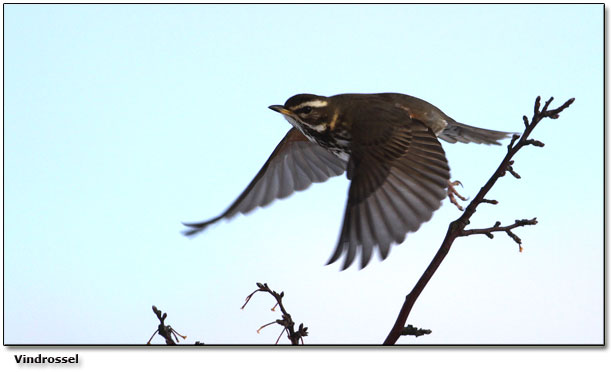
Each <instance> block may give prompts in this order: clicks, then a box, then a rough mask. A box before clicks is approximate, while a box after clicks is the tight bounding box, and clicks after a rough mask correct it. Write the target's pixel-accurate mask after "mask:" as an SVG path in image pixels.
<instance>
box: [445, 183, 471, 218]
mask: <svg viewBox="0 0 611 372" xmlns="http://www.w3.org/2000/svg"><path fill="white" fill-rule="evenodd" d="M459 185H460V186H462V183H461V182H460V181H454V182H451V181H448V198H450V202H451V203H452V204H454V205H455V206H456V208H458V210H459V211H461V212H462V211H464V210H465V209H464V208H463V207H462V205H460V204H458V201H457V200H456V197H458V198H459V199H460V200H462V201H467V200H468V199H469V198H465V197H464V196H462V195H460V194H459V193H458V191H456V189H455V188H454V186H459Z"/></svg>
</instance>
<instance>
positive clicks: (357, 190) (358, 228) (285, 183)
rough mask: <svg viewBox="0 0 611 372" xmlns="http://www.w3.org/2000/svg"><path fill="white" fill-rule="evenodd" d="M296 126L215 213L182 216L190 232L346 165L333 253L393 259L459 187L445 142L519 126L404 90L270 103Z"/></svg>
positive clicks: (488, 138) (479, 138)
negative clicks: (488, 125) (457, 111)
mask: <svg viewBox="0 0 611 372" xmlns="http://www.w3.org/2000/svg"><path fill="white" fill-rule="evenodd" d="M269 108H270V109H272V110H274V111H276V112H278V113H280V114H282V115H283V116H284V118H285V119H286V120H287V121H288V122H289V123H291V125H292V128H291V129H290V130H289V131H288V133H287V134H286V135H285V136H284V138H283V139H282V141H280V143H279V144H278V145H277V146H276V148H275V149H274V151H273V152H272V154H271V156H270V157H269V159H267V161H266V162H265V164H264V165H263V167H262V168H261V170H259V173H257V175H256V176H255V178H254V179H253V180H252V182H251V183H250V184H249V185H248V186H247V187H246V189H245V190H244V192H242V194H240V196H239V197H238V198H237V199H236V200H235V201H234V202H233V203H232V204H231V205H230V206H229V208H227V209H226V210H225V211H224V212H223V213H221V214H220V215H218V216H217V217H214V218H212V219H209V220H206V221H203V222H195V223H184V225H185V226H187V227H188V228H189V230H186V231H184V232H183V233H184V234H185V235H187V236H190V235H194V234H197V233H199V232H201V231H203V230H204V229H205V228H206V227H208V226H209V225H211V224H213V223H215V222H217V221H219V220H222V219H229V218H231V217H234V216H235V215H236V214H238V213H242V214H245V213H248V212H250V211H252V210H253V209H255V208H257V207H263V206H266V205H268V204H270V203H271V202H272V201H274V200H276V199H282V198H286V197H287V196H289V195H291V194H292V193H293V192H294V191H301V190H305V189H306V188H308V187H309V186H310V185H311V184H312V183H316V182H324V181H326V180H327V179H329V178H330V177H334V176H339V175H341V174H343V173H344V172H346V173H347V177H348V179H349V180H350V181H351V182H350V187H349V190H348V201H347V205H346V210H345V213H344V220H343V224H342V228H341V231H340V235H339V240H338V242H337V245H336V247H335V251H334V253H333V255H332V256H331V258H330V259H329V262H328V263H327V264H331V263H333V262H335V261H337V260H338V259H339V258H340V257H341V256H342V255H345V260H344V264H343V267H342V270H344V269H346V268H348V267H349V266H350V265H351V264H352V263H353V262H354V260H355V259H356V257H357V255H359V254H360V258H361V260H360V266H361V268H364V267H365V266H367V264H368V263H369V261H370V260H371V256H372V253H373V250H374V248H376V247H377V249H378V251H379V253H380V256H381V257H382V259H386V257H387V256H388V254H389V252H390V246H391V244H393V243H397V244H399V243H402V242H403V240H404V239H405V236H406V234H407V233H408V232H413V231H416V230H418V228H419V227H420V225H421V224H422V223H423V222H426V221H428V220H430V218H431V216H432V215H433V212H434V211H435V210H437V209H438V208H439V207H440V206H441V201H442V200H443V199H444V198H446V197H448V196H449V197H450V200H451V201H452V202H453V203H455V204H457V203H456V202H455V199H454V195H457V196H459V197H460V195H458V193H456V191H455V190H454V188H453V186H454V185H455V183H452V182H450V168H449V166H448V161H447V159H446V156H445V153H444V151H443V148H442V147H441V143H440V142H439V140H438V139H442V140H444V141H446V142H449V143H456V142H462V143H471V142H473V143H482V144H496V145H500V143H499V140H502V139H504V138H506V137H508V136H509V135H511V134H512V133H508V132H500V131H494V130H488V129H482V128H476V127H472V126H469V125H466V124H461V123H458V122H456V121H455V120H454V119H452V118H451V117H449V116H448V115H446V114H444V113H443V112H442V111H441V110H440V109H438V108H437V107H435V106H433V105H432V104H430V103H428V102H426V101H424V100H422V99H419V98H416V97H412V96H408V95H405V94H399V93H378V94H339V95H335V96H330V97H325V96H318V95H314V94H298V95H295V96H293V97H291V98H289V99H288V100H287V101H286V103H285V104H284V105H273V106H269Z"/></svg>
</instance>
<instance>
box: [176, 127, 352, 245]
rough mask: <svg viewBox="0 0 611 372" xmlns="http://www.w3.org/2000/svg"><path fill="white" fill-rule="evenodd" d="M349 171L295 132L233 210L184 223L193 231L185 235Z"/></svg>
mask: <svg viewBox="0 0 611 372" xmlns="http://www.w3.org/2000/svg"><path fill="white" fill-rule="evenodd" d="M345 170H346V162H345V161H344V160H342V159H340V158H339V157H337V156H335V155H334V154H333V153H331V152H329V151H328V150H326V149H324V148H322V147H320V146H319V145H318V144H316V143H313V142H310V141H309V140H308V139H307V138H306V137H305V136H304V135H303V134H302V133H301V132H299V131H298V130H297V129H295V128H292V129H291V130H289V131H288V133H287V134H286V135H285V136H284V138H283V139H282V141H280V143H279V144H278V146H276V149H275V150H274V152H273V153H272V154H271V156H270V157H269V159H267V161H266V162H265V164H264V165H263V167H262V168H261V170H259V172H258V173H257V175H256V176H255V178H254V179H253V180H252V181H251V183H250V184H249V185H248V186H247V187H246V189H245V190H244V191H243V192H242V194H240V196H239V197H238V198H237V199H236V200H235V201H234V202H233V203H232V204H231V205H230V206H229V208H227V209H226V210H225V211H224V212H223V213H221V214H220V215H218V216H217V217H214V218H212V219H209V220H206V221H202V222H194V223H183V224H184V225H185V226H187V227H188V228H189V230H186V231H184V232H183V234H185V235H188V236H189V235H194V234H197V233H199V232H201V231H203V230H204V229H205V228H206V227H208V226H209V225H211V224H213V223H215V222H217V221H219V220H221V219H229V218H231V217H233V216H235V215H236V214H238V213H242V214H246V213H248V212H250V211H252V210H254V209H255V208H257V207H263V206H266V205H268V204H270V203H272V202H273V201H274V200H276V199H283V198H286V197H288V196H289V195H291V194H292V193H293V192H294V191H301V190H305V189H306V188H308V187H309V186H310V185H311V184H312V183H318V182H324V181H326V180H327V179H329V178H330V177H334V176H339V175H341V174H342V173H344V172H345Z"/></svg>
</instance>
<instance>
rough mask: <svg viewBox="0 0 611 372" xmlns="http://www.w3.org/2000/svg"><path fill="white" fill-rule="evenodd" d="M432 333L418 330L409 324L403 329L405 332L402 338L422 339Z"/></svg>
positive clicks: (426, 330)
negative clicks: (421, 337) (413, 337)
mask: <svg viewBox="0 0 611 372" xmlns="http://www.w3.org/2000/svg"><path fill="white" fill-rule="evenodd" d="M431 332H432V331H431V330H430V329H424V328H417V327H414V326H413V325H411V324H408V325H407V327H405V328H403V331H402V332H401V336H415V337H420V336H424V335H430V334H431Z"/></svg>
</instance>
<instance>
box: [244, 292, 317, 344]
mask: <svg viewBox="0 0 611 372" xmlns="http://www.w3.org/2000/svg"><path fill="white" fill-rule="evenodd" d="M257 287H259V289H257V290H255V291H254V292H252V293H251V294H249V295H248V296H247V297H246V302H245V303H244V305H242V309H244V307H245V306H246V304H248V302H249V301H250V299H251V298H252V296H253V295H254V294H255V293H257V292H266V293H269V294H270V295H272V296H273V297H274V299H276V304H275V305H274V307H272V309H271V310H272V311H275V309H276V306H278V307H280V311H281V312H282V319H277V320H275V321H273V322H270V323H267V324H265V325H263V326H261V327H260V328H259V329H258V330H257V333H259V332H260V331H261V330H262V329H263V328H265V327H267V326H269V325H272V324H274V323H277V324H280V325H281V326H282V327H283V329H282V332H281V333H280V336H278V339H277V340H276V344H278V342H279V341H280V337H282V334H283V333H284V332H286V333H287V337H288V338H289V340H290V341H291V344H292V345H299V343H300V342H301V344H303V338H304V337H305V336H307V335H308V327H305V326H304V325H303V323H301V324H300V325H299V329H298V330H297V331H295V322H293V318H292V317H291V314H289V313H288V312H287V311H286V309H285V308H284V305H283V304H282V298H283V297H284V292H280V293H278V292H276V291H273V290H271V289H270V288H269V286H268V285H267V283H264V284H261V283H257Z"/></svg>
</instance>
